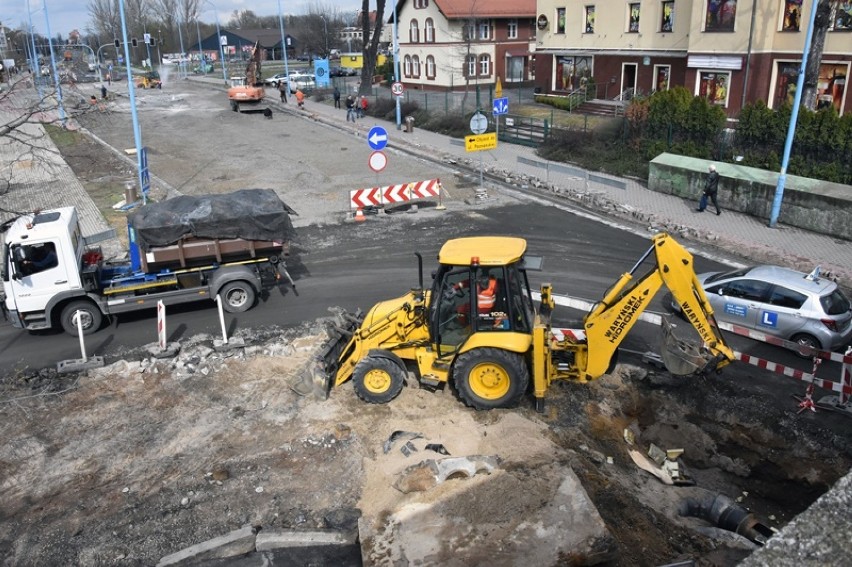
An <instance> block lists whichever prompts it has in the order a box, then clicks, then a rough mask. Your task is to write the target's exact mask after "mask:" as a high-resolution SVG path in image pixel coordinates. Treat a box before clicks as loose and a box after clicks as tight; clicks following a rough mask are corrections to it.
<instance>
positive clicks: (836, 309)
mask: <svg viewBox="0 0 852 567" xmlns="http://www.w3.org/2000/svg"><path fill="white" fill-rule="evenodd" d="M819 302H820V304H821V305H822V309H823V311H825V314H826V315H843V314H844V313H846V312H847V311H849V309H850V304H849V299H848V298H847V297H846V296H845V295H843V292H842V291H840V290H839V289H835V290H834V291H832V292H831V293H829V294H828V295H823V296H822V297H820V298H819Z"/></svg>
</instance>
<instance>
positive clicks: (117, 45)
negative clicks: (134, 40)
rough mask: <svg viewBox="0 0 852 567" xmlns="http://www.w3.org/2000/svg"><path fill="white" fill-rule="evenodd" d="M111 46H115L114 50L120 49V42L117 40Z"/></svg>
mask: <svg viewBox="0 0 852 567" xmlns="http://www.w3.org/2000/svg"><path fill="white" fill-rule="evenodd" d="M113 44H115V47H116V48H119V47H121V42H120V41H118V40H117V39H116V40H114V41H113Z"/></svg>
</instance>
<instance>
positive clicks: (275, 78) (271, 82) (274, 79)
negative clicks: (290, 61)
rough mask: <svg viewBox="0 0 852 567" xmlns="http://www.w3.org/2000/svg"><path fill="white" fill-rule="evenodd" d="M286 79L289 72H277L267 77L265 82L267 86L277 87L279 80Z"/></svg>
mask: <svg viewBox="0 0 852 567" xmlns="http://www.w3.org/2000/svg"><path fill="white" fill-rule="evenodd" d="M286 80H287V73H276V74H275V75H272V76H271V77H267V78H266V79H264V80H263V82H264V83H265V84H266V85H267V86H273V87H275V86H278V82H279V81H286Z"/></svg>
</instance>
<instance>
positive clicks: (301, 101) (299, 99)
mask: <svg viewBox="0 0 852 567" xmlns="http://www.w3.org/2000/svg"><path fill="white" fill-rule="evenodd" d="M296 104H298V105H299V108H305V93H303V92H302V89H296Z"/></svg>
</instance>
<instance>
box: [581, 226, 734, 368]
mask: <svg viewBox="0 0 852 567" xmlns="http://www.w3.org/2000/svg"><path fill="white" fill-rule="evenodd" d="M652 253H653V254H655V256H656V266H655V267H654V269H652V270H651V271H649V272H648V273H646V274H645V275H644V276H642V277H640V278H639V279H638V280H637V279H635V273H636V271H637V270H638V269H639V267H640V265H641V264H642V263H643V262H644V261H645V260H646V259H647V258H648V257H649V256H650V255H651V254H652ZM663 285H665V286H666V287H668V289H669V291H671V293H672V296H673V297H674V298H675V300H676V301H677V303H678V304H679V305H680V307H681V310H682V312H683V314H684V316H685V317H686V320H687V321H689V323H690V324H691V325H692V327H693V328H694V329H695V330H696V331H697V332H698V334H699V336H700V337H701V340H702V341H703V342H704V347H705V348H706V349H708V350H709V351H710V353H711V354H712V356H713V363H712V364H713V366H714V367H715V368H721V367H722V366H725V365H726V364H728V363H729V362H731V361H732V360H734V354H733V352H732V351H731V349H730V348H729V347H728V346H727V345H726V344H725V341H724V338H723V337H722V333H721V331H720V330H719V327H718V326H717V325H716V320H715V318H714V317H713V308H712V307H711V306H710V303H709V301H708V300H707V296H706V295H705V294H704V290H703V289H702V287H701V284H700V283H699V281H698V278H697V276H696V274H695V270H694V268H693V260H692V254H690V253H689V252H688V251H687V250H686V249H685V248H683V247H682V246H681V245H680V244H678V243H677V242H676V241H675V240H674V239H673V238H671V237H670V236H669V235H668V234H665V233H661V234H657V235H656V236H654V237H653V244H652V246H651V248H650V249H649V250H648V252H646V253H645V255H644V256H643V257H642V258H641V259H640V260H639V262H637V263H636V265H635V266H634V267H633V269H632V270H631V271H630V272H628V273H626V274H624V275H622V276H621V278H619V280H618V282H616V284H615V285H614V286H613V287H612V288H611V289H610V290H609V291H608V292H607V294H606V295H605V296H604V298H603V299H602V300H601V302H600V303H598V304H596V305H595V306H594V307H593V308H592V310H591V311H590V312H589V313H588V314H587V315H586V318H585V320H584V322H583V326H584V329H585V331H586V337H587V341H588V342H587V347H588V351H587V353H586V357H585V361H583V357H582V356H580V357H579V359H578V367H579V370H580V375H581V376H583V375H584V378H585V379H586V380H591V379H595V378H598V377H600V376H602V375H603V374H605V373H606V371H607V368H608V367H609V365H610V361H611V359H612V356H613V354H614V353H615V351H616V349H617V348H618V346H619V345H620V344H621V342H622V341H623V340H624V338H625V336H626V335H627V334H628V333H629V332H630V330H631V329H632V328H633V326H634V325H635V324H636V322H637V321H638V320H639V316H640V315H641V314H642V312H643V311H645V309H646V308H647V307H648V304H649V303H650V302H651V299H652V298H653V297H654V296H655V295H656V294H657V292H658V291H659V290H660V288H661V287H662V286H663ZM583 362H585V367H583Z"/></svg>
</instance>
